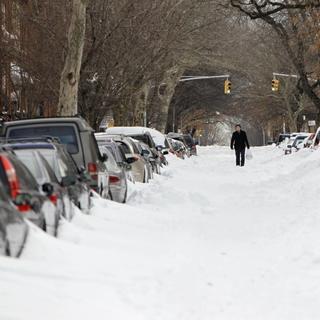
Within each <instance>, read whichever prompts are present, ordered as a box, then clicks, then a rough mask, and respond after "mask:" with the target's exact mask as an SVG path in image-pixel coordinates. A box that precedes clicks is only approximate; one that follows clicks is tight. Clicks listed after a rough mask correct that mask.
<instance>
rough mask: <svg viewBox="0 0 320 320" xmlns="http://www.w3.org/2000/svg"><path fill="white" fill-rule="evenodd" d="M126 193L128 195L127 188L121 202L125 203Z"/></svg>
mask: <svg viewBox="0 0 320 320" xmlns="http://www.w3.org/2000/svg"><path fill="white" fill-rule="evenodd" d="M127 195H128V189H126V193H125V194H124V197H123V201H122V203H126V202H127Z"/></svg>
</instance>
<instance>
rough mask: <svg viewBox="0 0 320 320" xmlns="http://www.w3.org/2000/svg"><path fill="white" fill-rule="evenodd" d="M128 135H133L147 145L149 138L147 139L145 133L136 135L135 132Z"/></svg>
mask: <svg viewBox="0 0 320 320" xmlns="http://www.w3.org/2000/svg"><path fill="white" fill-rule="evenodd" d="M130 136H131V137H133V138H134V139H136V140H139V141H141V142H144V143H146V144H147V145H149V139H148V136H147V135H144V134H137V135H136V134H134V135H130Z"/></svg>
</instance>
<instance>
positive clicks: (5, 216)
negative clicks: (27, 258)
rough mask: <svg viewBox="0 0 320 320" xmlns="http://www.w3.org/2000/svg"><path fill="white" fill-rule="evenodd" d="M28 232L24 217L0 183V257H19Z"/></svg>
mask: <svg viewBox="0 0 320 320" xmlns="http://www.w3.org/2000/svg"><path fill="white" fill-rule="evenodd" d="M0 173H1V169H0ZM28 230H29V228H28V225H27V224H26V222H25V220H24V218H23V216H22V215H21V214H20V212H19V211H18V210H17V208H16V207H15V205H14V204H13V202H12V201H11V198H10V197H8V195H7V194H6V193H5V186H4V185H3V184H2V182H1V181H0V256H11V257H19V256H20V254H21V252H22V250H23V248H24V245H25V242H26V239H27V236H28Z"/></svg>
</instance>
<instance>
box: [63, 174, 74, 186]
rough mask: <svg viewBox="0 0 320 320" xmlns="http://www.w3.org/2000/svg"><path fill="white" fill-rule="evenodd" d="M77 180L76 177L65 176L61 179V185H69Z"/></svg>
mask: <svg viewBox="0 0 320 320" xmlns="http://www.w3.org/2000/svg"><path fill="white" fill-rule="evenodd" d="M76 182H77V179H76V177H74V176H66V177H63V178H62V179H61V185H62V186H63V187H69V186H72V185H74V184H75V183H76Z"/></svg>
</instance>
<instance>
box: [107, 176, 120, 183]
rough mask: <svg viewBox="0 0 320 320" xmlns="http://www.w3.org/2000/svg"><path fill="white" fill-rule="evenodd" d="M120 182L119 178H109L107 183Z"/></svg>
mask: <svg viewBox="0 0 320 320" xmlns="http://www.w3.org/2000/svg"><path fill="white" fill-rule="evenodd" d="M119 181H120V178H119V177H117V176H109V182H110V183H118V182H119Z"/></svg>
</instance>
